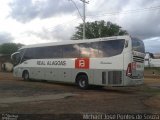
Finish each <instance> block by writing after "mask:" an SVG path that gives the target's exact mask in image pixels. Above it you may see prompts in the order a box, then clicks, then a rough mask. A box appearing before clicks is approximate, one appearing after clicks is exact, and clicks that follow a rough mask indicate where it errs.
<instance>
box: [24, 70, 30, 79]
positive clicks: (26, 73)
mask: <svg viewBox="0 0 160 120" xmlns="http://www.w3.org/2000/svg"><path fill="white" fill-rule="evenodd" d="M23 79H24V80H29V73H28V71H24V72H23Z"/></svg>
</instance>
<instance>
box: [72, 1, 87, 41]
mask: <svg viewBox="0 0 160 120" xmlns="http://www.w3.org/2000/svg"><path fill="white" fill-rule="evenodd" d="M69 1H71V2H72V3H73V4H74V6H75V7H76V9H77V10H78V13H79V15H80V16H81V19H82V21H83V39H85V37H86V35H85V29H86V26H85V23H86V14H85V13H86V3H87V4H89V1H86V0H80V1H81V2H83V17H82V15H81V13H80V11H79V9H78V7H77V5H76V3H75V2H74V1H73V0H69Z"/></svg>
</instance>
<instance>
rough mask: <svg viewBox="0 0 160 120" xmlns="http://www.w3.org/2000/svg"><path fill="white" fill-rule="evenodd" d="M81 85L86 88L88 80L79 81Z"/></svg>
mask: <svg viewBox="0 0 160 120" xmlns="http://www.w3.org/2000/svg"><path fill="white" fill-rule="evenodd" d="M79 86H80V87H82V88H84V87H85V86H86V81H85V80H80V81H79Z"/></svg>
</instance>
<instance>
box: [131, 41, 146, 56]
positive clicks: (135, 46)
mask: <svg viewBox="0 0 160 120" xmlns="http://www.w3.org/2000/svg"><path fill="white" fill-rule="evenodd" d="M132 50H134V51H137V52H141V53H145V49H144V43H143V41H142V40H139V39H137V38H132Z"/></svg>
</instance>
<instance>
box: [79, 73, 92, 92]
mask: <svg viewBox="0 0 160 120" xmlns="http://www.w3.org/2000/svg"><path fill="white" fill-rule="evenodd" d="M76 81H77V84H78V86H79V88H80V89H84V90H85V89H87V88H88V87H89V84H88V77H87V76H86V75H79V76H78V77H77V79H76Z"/></svg>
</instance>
